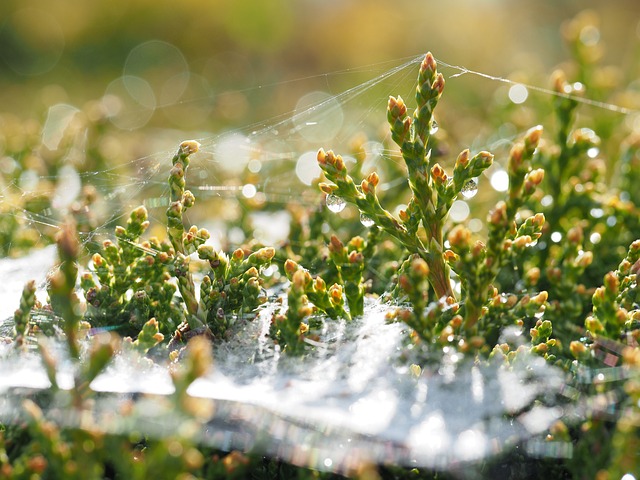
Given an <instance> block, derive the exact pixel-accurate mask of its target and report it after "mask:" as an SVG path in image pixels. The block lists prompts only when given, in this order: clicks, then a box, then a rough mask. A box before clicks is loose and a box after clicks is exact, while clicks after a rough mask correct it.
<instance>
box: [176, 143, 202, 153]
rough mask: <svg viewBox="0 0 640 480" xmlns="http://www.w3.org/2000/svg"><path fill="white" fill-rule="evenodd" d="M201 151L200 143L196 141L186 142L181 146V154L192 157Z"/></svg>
mask: <svg viewBox="0 0 640 480" xmlns="http://www.w3.org/2000/svg"><path fill="white" fill-rule="evenodd" d="M199 149H200V143H198V142H197V141H195V140H185V141H184V142H182V143H181V144H180V153H182V154H183V155H192V154H194V153H196V152H197V151H198V150H199Z"/></svg>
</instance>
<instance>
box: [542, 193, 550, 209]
mask: <svg viewBox="0 0 640 480" xmlns="http://www.w3.org/2000/svg"><path fill="white" fill-rule="evenodd" d="M540 205H542V206H543V207H550V206H551V205H553V197H552V196H551V195H545V196H544V197H542V199H541V200H540Z"/></svg>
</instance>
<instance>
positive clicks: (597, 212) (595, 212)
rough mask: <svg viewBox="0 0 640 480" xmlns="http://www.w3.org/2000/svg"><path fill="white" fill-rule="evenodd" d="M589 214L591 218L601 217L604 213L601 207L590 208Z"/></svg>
mask: <svg viewBox="0 0 640 480" xmlns="http://www.w3.org/2000/svg"><path fill="white" fill-rule="evenodd" d="M589 214H590V215H591V216H592V217H593V218H601V217H602V216H603V215H604V210H602V209H601V208H592V209H591V210H589Z"/></svg>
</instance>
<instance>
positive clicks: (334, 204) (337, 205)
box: [326, 194, 347, 213]
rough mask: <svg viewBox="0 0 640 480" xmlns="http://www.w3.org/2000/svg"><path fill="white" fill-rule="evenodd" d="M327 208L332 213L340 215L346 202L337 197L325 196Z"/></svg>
mask: <svg viewBox="0 0 640 480" xmlns="http://www.w3.org/2000/svg"><path fill="white" fill-rule="evenodd" d="M326 204H327V208H328V209H329V210H331V211H332V212H333V213H340V212H341V211H342V210H344V207H346V206H347V202H346V201H345V200H344V199H343V198H341V197H339V196H337V195H333V194H331V195H327V200H326Z"/></svg>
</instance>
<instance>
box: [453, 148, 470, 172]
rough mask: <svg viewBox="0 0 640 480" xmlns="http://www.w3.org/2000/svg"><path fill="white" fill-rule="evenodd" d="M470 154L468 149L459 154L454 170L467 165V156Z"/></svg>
mask: <svg viewBox="0 0 640 480" xmlns="http://www.w3.org/2000/svg"><path fill="white" fill-rule="evenodd" d="M470 154H471V152H469V149H468V148H467V149H465V150H463V151H462V152H460V155H458V158H457V159H456V166H455V168H463V167H466V166H467V165H468V164H469V155H470Z"/></svg>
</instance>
